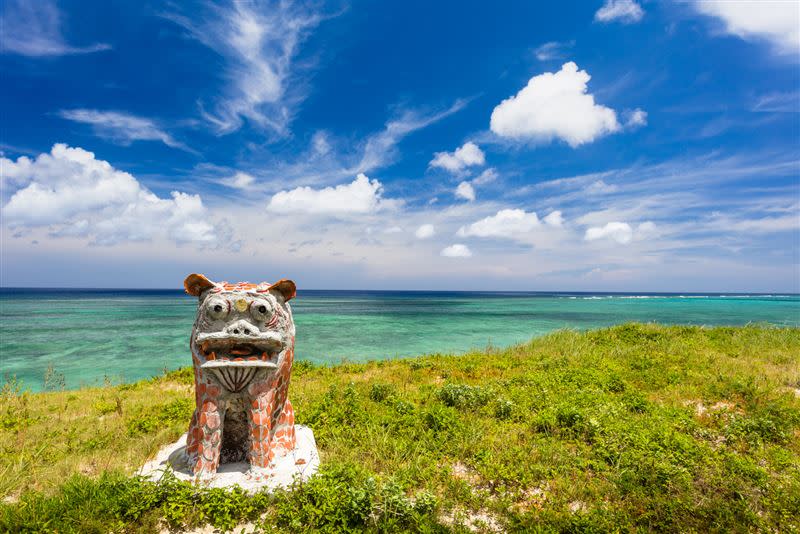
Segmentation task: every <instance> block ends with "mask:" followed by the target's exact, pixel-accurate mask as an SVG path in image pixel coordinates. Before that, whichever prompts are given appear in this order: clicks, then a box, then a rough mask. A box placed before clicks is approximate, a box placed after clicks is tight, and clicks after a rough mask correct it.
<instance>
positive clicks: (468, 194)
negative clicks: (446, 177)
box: [455, 182, 475, 202]
mask: <svg viewBox="0 0 800 534" xmlns="http://www.w3.org/2000/svg"><path fill="white" fill-rule="evenodd" d="M455 195H456V196H457V197H458V198H463V199H464V200H469V201H470V202H473V201H474V200H475V188H474V187H472V184H470V183H469V182H461V183H460V184H458V187H456V192H455Z"/></svg>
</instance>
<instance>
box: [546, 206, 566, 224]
mask: <svg viewBox="0 0 800 534" xmlns="http://www.w3.org/2000/svg"><path fill="white" fill-rule="evenodd" d="M542 220H543V221H544V223H545V224H548V225H550V226H556V227H561V226H563V225H564V217H563V216H562V215H561V212H560V211H558V210H555V211H551V212H550V213H548V214H547V215H546V216H545V218H544V219H542Z"/></svg>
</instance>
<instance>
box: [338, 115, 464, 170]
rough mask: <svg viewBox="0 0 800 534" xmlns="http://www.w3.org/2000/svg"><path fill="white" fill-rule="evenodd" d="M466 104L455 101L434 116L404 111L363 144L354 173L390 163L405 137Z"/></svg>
mask: <svg viewBox="0 0 800 534" xmlns="http://www.w3.org/2000/svg"><path fill="white" fill-rule="evenodd" d="M466 105H467V102H466V101H464V100H456V101H455V102H454V103H453V105H452V106H450V107H449V108H447V109H445V110H443V111H439V112H437V113H434V114H428V115H426V114H421V113H420V112H417V111H413V110H406V111H404V112H403V113H401V114H399V115H398V116H396V117H395V118H393V119H391V120H389V121H387V122H386V124H385V125H384V128H383V130H382V131H380V132H378V133H375V134H373V135H370V136H369V137H368V138H367V140H366V142H365V143H364V149H363V154H362V156H361V161H360V162H359V163H358V165H357V166H356V167H355V169H354V171H355V172H369V171H370V170H373V169H378V168H381V167H383V166H385V165H386V164H387V163H390V162H392V161H393V160H394V159H395V157H396V156H397V144H398V143H399V142H400V141H401V140H402V139H403V138H404V137H406V136H407V135H409V134H410V133H413V132H415V131H417V130H421V129H423V128H427V127H428V126H430V125H431V124H434V123H437V122H439V121H440V120H442V119H444V118H446V117H449V116H450V115H452V114H453V113H457V112H459V111H461V110H462V109H464V107H465V106H466Z"/></svg>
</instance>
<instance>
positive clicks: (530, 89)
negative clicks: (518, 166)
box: [490, 61, 620, 148]
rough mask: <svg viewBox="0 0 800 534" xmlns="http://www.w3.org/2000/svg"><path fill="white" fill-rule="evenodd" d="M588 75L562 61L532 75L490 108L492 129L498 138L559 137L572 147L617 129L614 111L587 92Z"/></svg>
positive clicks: (529, 138)
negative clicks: (555, 69) (558, 67)
mask: <svg viewBox="0 0 800 534" xmlns="http://www.w3.org/2000/svg"><path fill="white" fill-rule="evenodd" d="M590 79H591V76H589V74H588V73H587V72H586V71H585V70H578V66H577V65H576V64H575V63H573V62H571V61H570V62H569V63H565V64H564V65H563V66H562V67H561V70H559V71H558V72H545V73H544V74H540V75H538V76H534V77H533V78H531V79H530V80H529V81H528V85H526V86H525V87H523V88H522V89H521V90H520V91H519V92H518V93H517V94H516V95H515V96H512V97H510V98H507V99H506V100H503V101H502V102H501V103H500V104H499V105H498V106H497V107H495V108H494V111H492V118H491V122H490V127H491V130H492V131H493V132H494V133H496V134H497V135H499V136H501V137H506V138H510V139H516V140H526V141H533V142H539V143H546V142H549V141H551V140H553V139H554V138H555V139H561V140H563V141H566V142H567V143H568V144H569V145H570V146H571V147H573V148H575V147H577V146H580V145H582V144H584V143H590V142H592V141H594V140H595V139H597V138H598V137H601V136H603V135H606V134H609V133H613V132H616V131H619V130H620V124H619V122H617V114H616V112H615V111H614V110H613V109H611V108H608V107H605V106H602V105H599V104H596V103H595V101H594V96H592V95H591V94H589V93H587V83H588V82H589V80H590Z"/></svg>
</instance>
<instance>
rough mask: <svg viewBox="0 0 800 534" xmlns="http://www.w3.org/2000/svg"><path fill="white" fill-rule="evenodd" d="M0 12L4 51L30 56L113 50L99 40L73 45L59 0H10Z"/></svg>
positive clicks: (5, 52) (1, 42)
mask: <svg viewBox="0 0 800 534" xmlns="http://www.w3.org/2000/svg"><path fill="white" fill-rule="evenodd" d="M3 6H4V7H3V11H2V15H0V28H2V33H3V35H2V38H0V52H2V53H4V54H18V55H22V56H28V57H55V56H65V55H71V54H89V53H92V52H99V51H101V50H109V49H110V48H111V46H110V45H107V44H104V43H95V44H91V45H87V46H73V45H70V44H69V43H67V42H66V40H65V39H64V36H63V35H62V33H61V23H62V15H61V12H60V11H59V9H58V6H57V5H56V4H55V2H51V1H47V0H41V1H37V2H30V1H24V0H22V1H20V0H6V1H5V2H3Z"/></svg>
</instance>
